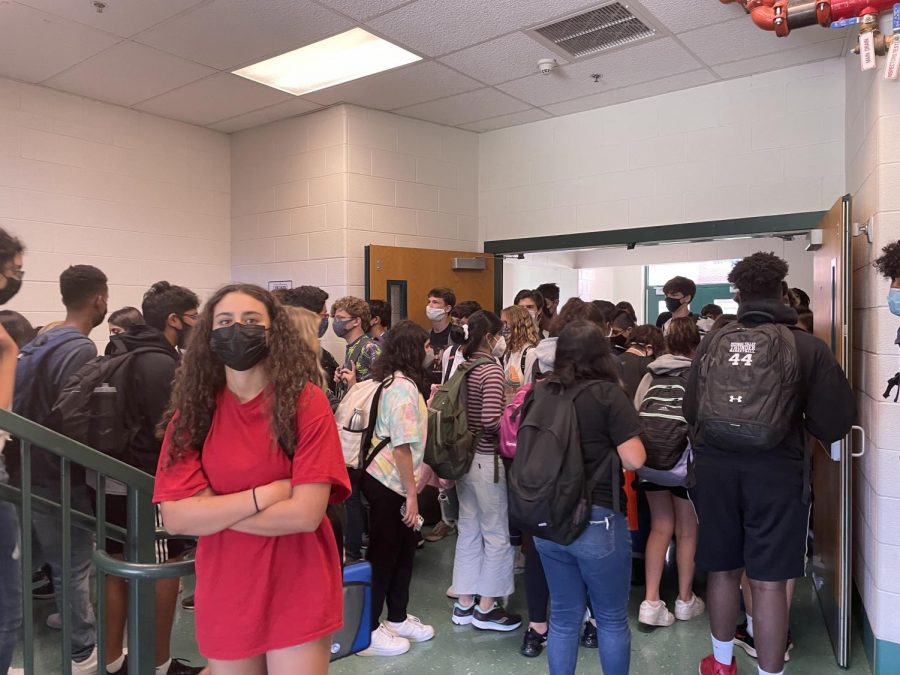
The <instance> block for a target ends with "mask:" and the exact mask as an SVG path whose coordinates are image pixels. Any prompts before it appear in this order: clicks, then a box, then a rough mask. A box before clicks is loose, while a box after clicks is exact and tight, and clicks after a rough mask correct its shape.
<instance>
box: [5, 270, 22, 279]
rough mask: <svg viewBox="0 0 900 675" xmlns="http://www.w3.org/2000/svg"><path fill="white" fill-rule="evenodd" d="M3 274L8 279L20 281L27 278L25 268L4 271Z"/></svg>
mask: <svg viewBox="0 0 900 675" xmlns="http://www.w3.org/2000/svg"><path fill="white" fill-rule="evenodd" d="M2 274H3V276H4V277H6V278H7V279H16V280H18V281H22V280H23V279H24V278H25V270H12V271H10V272H3V273H2Z"/></svg>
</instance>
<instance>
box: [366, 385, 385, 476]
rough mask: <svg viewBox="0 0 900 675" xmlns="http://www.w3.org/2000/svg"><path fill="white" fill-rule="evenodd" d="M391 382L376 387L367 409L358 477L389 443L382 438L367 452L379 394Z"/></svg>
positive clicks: (372, 431)
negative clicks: (366, 421) (367, 421)
mask: <svg viewBox="0 0 900 675" xmlns="http://www.w3.org/2000/svg"><path fill="white" fill-rule="evenodd" d="M392 381H393V376H391V377H390V378H388V379H386V380H385V381H384V382H382V383H381V384H379V385H378V389H376V390H375V394H374V395H373V396H372V405H371V407H370V408H369V424H368V426H367V427H366V429H365V431H363V434H362V440H361V443H360V447H359V468H360V469H361V471H360V476H362V474H364V473H365V472H366V469H368V468H369V465H370V464H371V463H372V462H373V461H374V459H375V457H377V456H378V453H379V452H381V451H382V450H383V449H384V448H385V447H386V446H387V445H388V444H389V443H390V442H391V439H390V438H382V439H381V441H380V442H379V443H378V445H376V446H375V447H374V448H372V450H371V452H369V446H370V445H371V444H372V438H373V436H375V424H376V423H377V422H378V405H379V404H380V403H381V393H382V392H383V391H384V388H385V387H386V386H387V385H388V384H389V383H390V382H392Z"/></svg>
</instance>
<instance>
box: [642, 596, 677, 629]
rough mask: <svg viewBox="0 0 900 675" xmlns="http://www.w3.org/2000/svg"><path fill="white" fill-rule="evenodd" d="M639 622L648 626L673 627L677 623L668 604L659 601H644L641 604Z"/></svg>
mask: <svg viewBox="0 0 900 675" xmlns="http://www.w3.org/2000/svg"><path fill="white" fill-rule="evenodd" d="M638 621H640V622H641V623H643V624H646V625H647V626H671V625H672V624H673V623H675V616H674V615H673V614H672V612H670V611H669V610H668V608H667V607H666V603H664V602H663V601H662V600H657V601H656V602H648V601H646V600H644V601H643V602H642V603H641V611H640V613H639V614H638Z"/></svg>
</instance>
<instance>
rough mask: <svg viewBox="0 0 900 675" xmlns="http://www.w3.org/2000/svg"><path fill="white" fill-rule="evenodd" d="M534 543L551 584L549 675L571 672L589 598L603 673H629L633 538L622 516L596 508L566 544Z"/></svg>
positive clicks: (547, 541) (623, 674) (536, 540)
mask: <svg viewBox="0 0 900 675" xmlns="http://www.w3.org/2000/svg"><path fill="white" fill-rule="evenodd" d="M534 543H535V545H536V546H537V550H538V552H539V553H540V554H541V561H542V562H543V563H544V571H545V573H546V575H547V583H548V584H549V585H550V607H551V609H550V639H549V642H548V645H547V661H548V665H549V667H550V675H574V673H575V664H576V661H577V660H578V636H579V631H580V629H581V625H582V621H583V620H584V609H585V604H586V601H587V598H588V597H590V601H591V605H592V606H593V608H594V616H595V618H596V619H597V638H598V641H599V647H600V649H599V652H600V665H601V666H602V668H603V673H604V675H627V673H628V668H629V666H630V664H631V629H630V628H629V627H628V596H629V594H630V592H631V536H630V534H629V532H628V522H627V521H626V520H625V516H623V515H621V514H618V513H616V512H615V511H612V510H611V509H607V508H604V507H602V506H594V507H593V508H592V509H591V522H590V524H589V525H588V527H587V528H586V529H585V531H584V532H582V534H581V536H580V537H578V539H576V540H575V541H574V542H572V543H571V544H569V545H568V546H563V545H561V544H556V543H554V542H552V541H549V540H547V539H538V538H537V537H535V539H534Z"/></svg>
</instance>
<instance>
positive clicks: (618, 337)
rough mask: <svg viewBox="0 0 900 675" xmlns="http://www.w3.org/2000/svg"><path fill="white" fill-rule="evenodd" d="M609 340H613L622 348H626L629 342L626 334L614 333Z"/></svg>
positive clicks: (614, 343) (615, 344)
mask: <svg viewBox="0 0 900 675" xmlns="http://www.w3.org/2000/svg"><path fill="white" fill-rule="evenodd" d="M609 341H610V342H612V343H613V345H614V346H616V347H619V348H620V349H625V345H626V344H627V343H628V338H627V337H625V336H624V335H614V336H613V337H611V338H610V339H609Z"/></svg>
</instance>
